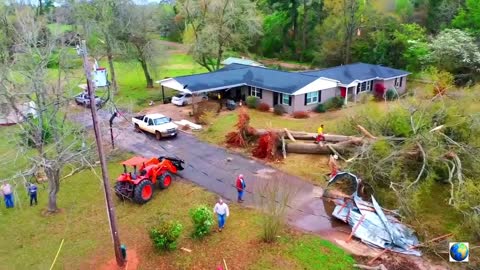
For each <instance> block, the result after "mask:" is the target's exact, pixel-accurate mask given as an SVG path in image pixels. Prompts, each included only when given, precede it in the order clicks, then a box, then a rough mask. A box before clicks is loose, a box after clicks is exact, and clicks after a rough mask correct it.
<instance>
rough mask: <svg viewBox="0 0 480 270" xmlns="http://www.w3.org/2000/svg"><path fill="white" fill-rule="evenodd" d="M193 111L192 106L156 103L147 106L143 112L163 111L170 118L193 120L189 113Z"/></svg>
mask: <svg viewBox="0 0 480 270" xmlns="http://www.w3.org/2000/svg"><path fill="white" fill-rule="evenodd" d="M191 111H192V107H191V106H184V107H180V106H176V105H174V104H171V103H169V104H155V105H153V106H150V107H146V108H145V109H143V110H142V112H141V113H161V114H164V115H166V116H168V117H170V118H172V119H173V120H174V121H180V120H182V119H185V120H188V121H191V122H193V120H194V119H193V117H191V116H190V115H189V112H191Z"/></svg>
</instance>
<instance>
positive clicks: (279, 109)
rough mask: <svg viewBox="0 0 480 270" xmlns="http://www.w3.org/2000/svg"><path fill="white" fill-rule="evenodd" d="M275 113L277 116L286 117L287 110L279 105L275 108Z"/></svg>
mask: <svg viewBox="0 0 480 270" xmlns="http://www.w3.org/2000/svg"><path fill="white" fill-rule="evenodd" d="M273 113H274V114H276V115H284V114H285V113H286V111H285V108H284V107H283V106H282V105H280V104H277V105H275V107H273Z"/></svg>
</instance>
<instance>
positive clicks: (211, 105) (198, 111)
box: [193, 101, 220, 124]
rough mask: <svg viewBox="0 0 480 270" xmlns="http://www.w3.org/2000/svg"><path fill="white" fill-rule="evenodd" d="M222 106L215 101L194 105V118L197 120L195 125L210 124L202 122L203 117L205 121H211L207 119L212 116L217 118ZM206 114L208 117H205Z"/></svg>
mask: <svg viewBox="0 0 480 270" xmlns="http://www.w3.org/2000/svg"><path fill="white" fill-rule="evenodd" d="M219 108H220V104H218V103H217V102H214V101H202V102H198V103H195V104H194V105H193V117H194V119H195V123H197V124H208V123H204V122H202V119H201V118H202V116H203V118H204V119H203V120H204V121H205V120H207V121H208V120H210V121H211V119H207V118H208V117H209V116H210V115H211V116H212V117H211V118H213V117H215V115H216V113H217V112H219ZM205 114H206V116H204V115H205Z"/></svg>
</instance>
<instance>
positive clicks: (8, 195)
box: [1, 182, 13, 208]
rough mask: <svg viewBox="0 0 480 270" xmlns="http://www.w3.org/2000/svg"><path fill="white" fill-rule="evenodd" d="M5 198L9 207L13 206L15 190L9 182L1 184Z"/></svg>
mask: <svg viewBox="0 0 480 270" xmlns="http://www.w3.org/2000/svg"><path fill="white" fill-rule="evenodd" d="M1 189H2V194H3V199H4V200H5V206H6V207H7V208H13V192H12V186H10V184H9V183H8V182H6V183H3V185H2V186H1Z"/></svg>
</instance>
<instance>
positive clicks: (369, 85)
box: [357, 81, 373, 94]
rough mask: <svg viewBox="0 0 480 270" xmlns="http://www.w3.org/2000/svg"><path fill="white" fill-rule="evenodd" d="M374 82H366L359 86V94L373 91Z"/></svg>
mask: <svg viewBox="0 0 480 270" xmlns="http://www.w3.org/2000/svg"><path fill="white" fill-rule="evenodd" d="M372 88H373V81H365V82H362V83H359V84H358V85H357V94H358V93H360V92H365V91H372Z"/></svg>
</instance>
